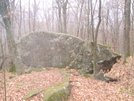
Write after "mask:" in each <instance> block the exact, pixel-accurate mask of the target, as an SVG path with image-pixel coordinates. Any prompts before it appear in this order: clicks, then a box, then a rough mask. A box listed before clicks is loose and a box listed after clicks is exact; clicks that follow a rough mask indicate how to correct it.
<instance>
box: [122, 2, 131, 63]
mask: <svg viewBox="0 0 134 101" xmlns="http://www.w3.org/2000/svg"><path fill="white" fill-rule="evenodd" d="M130 5H131V0H125V7H124V16H125V18H124V53H123V61H124V62H123V63H125V62H126V58H127V57H129V56H130V7H131V6H130Z"/></svg>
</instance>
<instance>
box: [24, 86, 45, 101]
mask: <svg viewBox="0 0 134 101" xmlns="http://www.w3.org/2000/svg"><path fill="white" fill-rule="evenodd" d="M41 91H43V89H42V88H38V89H33V90H29V91H28V93H27V95H26V96H25V97H24V99H25V100H26V99H29V98H30V97H32V96H35V95H37V94H38V93H40V92H41Z"/></svg>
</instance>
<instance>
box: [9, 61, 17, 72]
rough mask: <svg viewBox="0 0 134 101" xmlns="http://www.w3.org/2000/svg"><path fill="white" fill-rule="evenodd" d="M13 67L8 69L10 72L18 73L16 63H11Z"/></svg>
mask: <svg viewBox="0 0 134 101" xmlns="http://www.w3.org/2000/svg"><path fill="white" fill-rule="evenodd" d="M10 67H11V68H10V69H9V70H8V72H11V73H16V71H17V70H16V67H15V64H13V63H11V66H10Z"/></svg>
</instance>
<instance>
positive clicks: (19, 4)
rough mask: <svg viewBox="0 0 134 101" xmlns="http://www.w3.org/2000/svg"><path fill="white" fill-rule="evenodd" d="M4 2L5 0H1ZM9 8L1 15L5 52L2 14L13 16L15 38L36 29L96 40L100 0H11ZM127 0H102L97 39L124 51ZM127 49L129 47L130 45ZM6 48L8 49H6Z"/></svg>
mask: <svg viewBox="0 0 134 101" xmlns="http://www.w3.org/2000/svg"><path fill="white" fill-rule="evenodd" d="M0 1H1V2H2V0H0ZM9 3H10V4H9V5H10V11H9V12H8V14H7V15H5V16H1V20H0V32H1V34H0V45H1V50H2V52H3V53H4V54H6V53H7V47H6V45H5V44H7V43H6V40H7V37H6V30H5V25H4V23H3V21H2V17H8V16H10V19H11V25H12V29H13V35H14V38H15V40H18V39H19V38H21V37H23V36H24V35H26V34H28V33H30V32H33V31H42V30H43V31H51V32H58V33H67V34H71V35H75V36H78V37H81V38H83V39H85V40H91V41H93V33H94V32H95V30H96V27H97V23H98V20H99V18H98V13H99V0H9ZM124 10H125V0H102V3H101V24H100V27H99V31H98V37H97V39H98V42H100V43H103V44H106V45H108V46H111V47H112V48H113V49H114V50H115V51H117V52H119V53H123V50H124V48H126V47H124V45H123V44H124V40H126V39H125V38H124V27H125V26H124V25H125V21H124V19H125V13H124ZM130 10H131V11H130V14H129V15H130V27H129V28H130V33H127V35H126V36H128V37H129V44H127V46H130V54H131V55H133V48H134V38H133V35H134V1H133V0H131V6H130ZM127 49H128V48H127ZM5 50H6V51H5Z"/></svg>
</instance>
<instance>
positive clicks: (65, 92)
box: [43, 70, 70, 101]
mask: <svg viewBox="0 0 134 101" xmlns="http://www.w3.org/2000/svg"><path fill="white" fill-rule="evenodd" d="M59 72H60V73H61V74H62V75H63V76H64V78H63V83H60V84H55V85H53V86H52V87H50V88H48V89H46V90H45V92H44V98H43V101H66V99H67V97H68V96H69V94H70V84H69V78H70V76H69V74H68V73H67V72H66V71H64V70H59Z"/></svg>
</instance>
